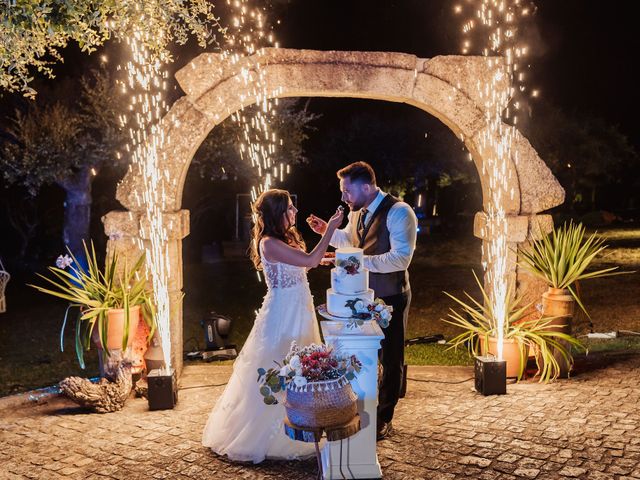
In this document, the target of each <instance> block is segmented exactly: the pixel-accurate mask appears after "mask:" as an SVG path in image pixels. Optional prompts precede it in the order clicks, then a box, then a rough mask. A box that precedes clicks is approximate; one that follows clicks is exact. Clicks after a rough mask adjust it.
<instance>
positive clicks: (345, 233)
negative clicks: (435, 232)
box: [331, 190, 418, 273]
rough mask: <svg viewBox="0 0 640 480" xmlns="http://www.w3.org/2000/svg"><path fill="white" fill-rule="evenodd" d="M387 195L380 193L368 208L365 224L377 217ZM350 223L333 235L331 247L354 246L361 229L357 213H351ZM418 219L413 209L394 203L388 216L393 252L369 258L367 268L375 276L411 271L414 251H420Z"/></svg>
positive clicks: (366, 262) (349, 216)
mask: <svg viewBox="0 0 640 480" xmlns="http://www.w3.org/2000/svg"><path fill="white" fill-rule="evenodd" d="M386 195H387V194H386V193H384V192H383V191H382V190H378V195H377V196H376V198H374V199H373V201H372V202H371V203H370V204H369V205H368V206H366V207H364V208H366V209H367V212H368V213H367V216H366V218H365V225H368V224H369V222H371V219H372V218H373V213H374V212H375V211H376V209H377V208H378V207H379V206H380V203H381V202H382V200H383V199H384V197H385V196H386ZM348 218H349V221H348V222H347V226H346V227H344V228H343V229H338V230H336V231H335V232H333V236H332V237H331V245H332V246H333V247H336V248H340V247H353V246H354V245H353V244H352V243H351V238H353V236H354V235H355V229H357V228H358V226H357V222H358V215H357V212H349V215H348ZM417 226H418V219H417V218H416V214H415V213H414V212H413V209H412V208H411V207H410V206H409V205H407V204H406V203H404V202H396V203H394V204H393V206H392V207H391V209H390V210H389V214H388V215H387V229H388V230H389V241H390V243H391V249H390V250H389V251H388V252H386V253H382V254H380V255H365V256H364V268H366V269H368V270H369V271H370V272H374V273H391V272H402V271H404V270H406V269H407V268H409V264H410V263H411V258H412V257H413V252H414V251H415V249H416V235H417V233H416V232H417Z"/></svg>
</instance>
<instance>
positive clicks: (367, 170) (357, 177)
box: [338, 162, 376, 185]
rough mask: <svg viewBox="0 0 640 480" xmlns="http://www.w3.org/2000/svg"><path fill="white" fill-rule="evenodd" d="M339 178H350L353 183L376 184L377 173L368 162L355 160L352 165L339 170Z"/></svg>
mask: <svg viewBox="0 0 640 480" xmlns="http://www.w3.org/2000/svg"><path fill="white" fill-rule="evenodd" d="M338 178H340V179H343V178H348V179H349V181H350V182H351V183H353V182H360V183H369V184H371V185H375V184H376V173H375V172H374V171H373V168H371V165H369V164H368V163H367V162H354V163H352V164H351V165H347V166H346V167H344V168H342V169H340V170H338Z"/></svg>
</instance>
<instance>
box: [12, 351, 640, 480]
mask: <svg viewBox="0 0 640 480" xmlns="http://www.w3.org/2000/svg"><path fill="white" fill-rule="evenodd" d="M638 367H640V358H637V357H636V358H631V359H627V360H624V361H621V362H619V363H617V364H613V365H611V366H609V367H607V368H603V369H600V370H595V371H591V372H588V373H584V374H582V375H579V376H577V377H575V378H573V379H571V380H569V381H560V382H557V383H554V384H551V385H540V384H537V383H529V382H525V383H520V384H517V385H509V387H508V395H504V396H493V397H483V396H481V395H479V394H477V393H475V392H474V390H473V382H472V381H469V380H468V379H469V378H470V377H471V375H472V372H471V370H470V369H469V368H461V367H410V371H409V377H410V378H412V379H413V380H411V381H410V383H409V388H408V392H407V396H406V398H405V399H404V400H402V401H401V403H400V405H399V407H398V409H397V415H396V418H395V419H394V427H395V433H394V435H393V436H392V437H391V438H389V439H387V440H384V441H382V442H379V443H378V453H379V458H380V463H381V464H382V467H383V472H384V478H388V479H405V478H406V479H414V478H428V479H458V478H459V479H462V478H476V479H513V478H524V479H533V478H535V479H551V478H553V479H562V478H580V479H605V478H615V479H638V478H640V406H639V405H640V369H639V368H638ZM229 372H230V367H220V366H212V365H206V366H189V367H187V368H186V369H185V374H184V376H183V378H182V380H181V388H183V389H182V390H181V391H180V394H179V403H178V405H177V407H176V408H175V409H174V410H170V411H156V412H150V411H148V407H147V402H146V401H145V400H142V399H132V400H130V401H129V402H128V403H127V405H126V406H125V408H124V409H123V410H122V411H120V412H117V413H112V414H106V415H99V414H89V413H86V412H85V411H82V410H80V409H79V408H77V407H75V406H74V405H73V404H71V403H70V402H68V401H67V400H65V399H62V398H54V399H51V400H49V401H48V402H47V403H46V404H43V405H26V406H21V407H9V408H4V409H2V410H0V478H3V479H4V478H42V479H58V478H65V479H66V478H74V479H75V478H78V479H112V478H113V479H131V480H134V479H142V478H144V479H147V478H155V479H163V478H171V479H199V480H200V479H208V478H215V479H236V478H243V479H244V478H252V479H253V478H258V479H259V478H280V477H283V478H287V479H307V478H309V479H311V478H315V473H316V465H315V460H308V461H303V462H264V463H263V464H260V465H238V464H231V463H227V462H225V461H223V460H222V459H220V458H218V457H216V456H214V455H213V454H212V453H211V452H210V451H209V450H208V449H205V448H203V447H202V446H201V445H200V435H201V432H202V428H203V426H204V423H205V420H206V418H207V415H208V413H209V410H210V409H211V406H212V405H213V403H214V401H215V400H216V398H217V397H218V395H219V394H220V393H221V391H222V388H223V387H220V386H217V387H212V386H204V387H203V385H211V384H220V383H223V382H225V381H226V379H227V377H228V375H229ZM418 380H420V381H418ZM465 380H466V381H465ZM438 382H439V383H438ZM444 382H447V383H444ZM6 405H7V403H6V402H5V406H6Z"/></svg>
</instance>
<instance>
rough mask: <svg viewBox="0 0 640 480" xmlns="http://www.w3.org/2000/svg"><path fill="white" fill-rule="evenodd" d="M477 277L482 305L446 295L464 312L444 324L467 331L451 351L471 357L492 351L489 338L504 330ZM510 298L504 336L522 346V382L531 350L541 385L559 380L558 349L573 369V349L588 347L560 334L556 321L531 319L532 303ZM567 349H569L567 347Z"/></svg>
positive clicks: (452, 315) (453, 342)
mask: <svg viewBox="0 0 640 480" xmlns="http://www.w3.org/2000/svg"><path fill="white" fill-rule="evenodd" d="M473 276H474V278H475V280H476V283H477V284H478V287H479V288H480V292H481V294H482V301H478V300H476V299H475V298H473V297H472V296H471V295H469V294H468V293H466V292H464V294H465V296H466V297H467V300H466V301H465V300H461V299H459V298H457V297H455V296H453V295H451V294H449V293H447V292H444V293H445V295H447V296H448V297H449V298H451V299H452V300H454V301H455V302H456V303H457V304H458V306H459V307H460V308H461V311H457V310H455V309H453V308H451V309H450V312H449V314H448V317H449V319H443V320H442V321H444V322H445V323H448V324H450V325H454V326H456V327H459V328H461V329H463V330H464V331H463V332H462V333H460V334H459V335H457V336H456V337H454V338H453V339H452V340H450V341H449V344H450V347H449V349H451V348H453V349H457V348H458V347H461V346H463V345H465V346H466V347H467V348H468V350H469V353H470V354H472V355H478V354H479V353H480V352H481V351H482V350H484V351H485V352H488V351H489V348H488V345H489V338H490V337H498V333H499V328H500V326H499V322H498V316H497V312H496V311H495V309H494V306H493V301H492V300H491V298H490V297H489V295H488V294H487V292H486V290H485V289H484V287H483V285H482V283H481V282H480V280H479V279H478V277H477V275H476V273H475V272H473ZM507 298H508V300H507V305H506V306H505V318H504V323H503V325H502V333H503V337H504V339H505V340H515V342H516V344H517V345H518V349H519V352H520V365H519V370H518V380H520V379H521V378H522V374H523V373H524V367H525V365H526V361H527V352H528V350H529V348H531V349H532V350H533V351H534V352H536V357H535V358H536V364H537V366H538V372H539V374H540V381H541V382H548V381H550V380H554V379H556V378H557V377H558V376H559V374H560V371H561V368H560V364H559V362H558V360H557V359H556V358H555V357H554V349H556V350H557V351H558V352H559V353H560V355H561V356H562V357H563V358H564V360H565V361H566V362H567V364H568V365H570V364H572V363H573V357H572V354H571V346H573V347H576V348H579V349H584V346H583V345H582V344H581V343H580V341H579V340H577V339H576V338H574V337H572V336H571V335H568V334H566V333H563V332H561V331H558V328H557V325H555V324H554V323H553V320H554V319H555V317H536V316H532V315H530V314H529V312H530V311H531V305H532V303H529V304H527V305H524V306H523V305H521V303H522V301H521V300H522V299H521V298H514V296H513V292H512V291H511V290H510V291H509V292H508V294H507ZM563 342H566V344H565V343H563ZM565 345H567V346H566V347H565ZM482 347H484V349H482Z"/></svg>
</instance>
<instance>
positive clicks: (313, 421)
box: [258, 342, 362, 427]
mask: <svg viewBox="0 0 640 480" xmlns="http://www.w3.org/2000/svg"><path fill="white" fill-rule="evenodd" d="M275 363H276V365H277V368H270V369H268V370H266V369H264V368H259V369H258V383H259V385H260V394H261V395H262V396H263V397H264V398H263V401H264V403H266V404H267V405H275V404H277V403H278V400H277V399H276V397H275V394H277V393H279V392H285V399H284V406H285V409H286V411H287V417H288V419H289V421H291V422H292V423H294V424H295V425H299V426H306V427H329V426H334V425H341V424H343V423H346V422H348V421H349V420H351V419H352V418H353V417H354V416H355V415H356V413H357V407H356V400H357V395H356V394H355V393H354V392H353V389H352V388H351V384H350V381H351V380H353V379H354V378H355V376H356V374H357V373H358V372H360V369H361V367H362V365H361V363H360V362H359V361H358V359H357V358H356V357H355V355H338V354H337V353H336V352H334V351H333V349H332V348H331V347H329V346H327V345H323V344H319V345H318V344H311V345H308V346H305V347H299V346H298V345H297V344H296V342H292V344H291V349H290V350H289V353H288V354H287V356H286V357H285V358H284V360H283V361H282V364H280V363H278V362H275Z"/></svg>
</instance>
